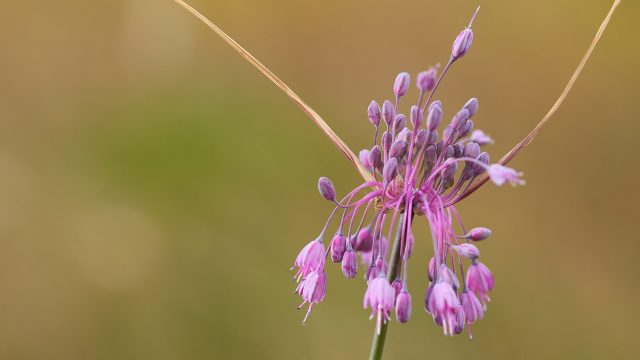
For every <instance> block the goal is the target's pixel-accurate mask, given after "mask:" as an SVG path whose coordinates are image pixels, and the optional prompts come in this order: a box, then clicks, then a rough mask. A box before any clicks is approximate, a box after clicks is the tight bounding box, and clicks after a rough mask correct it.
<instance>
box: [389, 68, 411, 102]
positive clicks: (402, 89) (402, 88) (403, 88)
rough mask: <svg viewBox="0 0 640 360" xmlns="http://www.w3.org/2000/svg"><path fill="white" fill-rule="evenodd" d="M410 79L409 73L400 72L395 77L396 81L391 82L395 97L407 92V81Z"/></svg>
mask: <svg viewBox="0 0 640 360" xmlns="http://www.w3.org/2000/svg"><path fill="white" fill-rule="evenodd" d="M410 81H411V79H410V76H409V73H406V72H401V73H400V74H398V76H397V77H396V81H395V83H394V84H393V93H394V94H396V97H402V96H404V94H406V93H407V89H409V82H410Z"/></svg>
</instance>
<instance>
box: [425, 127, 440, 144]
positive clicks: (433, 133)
mask: <svg viewBox="0 0 640 360" xmlns="http://www.w3.org/2000/svg"><path fill="white" fill-rule="evenodd" d="M437 141H438V130H429V139H428V140H427V144H435V143H436V142H437Z"/></svg>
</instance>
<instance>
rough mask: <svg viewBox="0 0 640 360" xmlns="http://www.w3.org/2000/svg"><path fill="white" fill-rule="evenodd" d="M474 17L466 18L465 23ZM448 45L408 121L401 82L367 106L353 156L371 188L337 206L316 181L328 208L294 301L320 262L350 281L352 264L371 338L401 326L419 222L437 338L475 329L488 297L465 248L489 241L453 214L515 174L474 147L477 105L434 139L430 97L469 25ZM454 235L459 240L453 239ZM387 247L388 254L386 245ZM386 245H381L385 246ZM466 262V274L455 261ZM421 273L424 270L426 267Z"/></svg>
mask: <svg viewBox="0 0 640 360" xmlns="http://www.w3.org/2000/svg"><path fill="white" fill-rule="evenodd" d="M474 17H475V15H474ZM472 23H473V18H472V20H471V22H470V23H469V25H468V26H467V27H466V28H465V29H464V30H463V31H462V32H461V33H460V34H459V35H458V37H457V38H456V40H455V41H454V44H453V48H452V51H451V57H450V60H449V62H448V63H447V65H446V66H445V67H444V69H443V70H442V72H441V74H438V69H437V68H435V67H432V68H430V69H429V70H427V71H424V72H421V73H420V74H418V76H417V79H416V86H417V88H418V90H419V95H418V98H417V102H416V103H415V105H412V106H411V107H410V108H409V111H408V116H406V115H404V114H402V113H400V108H399V103H400V100H401V99H402V98H403V97H405V95H406V94H407V92H408V90H409V86H410V76H409V74H408V73H405V72H403V73H400V74H399V75H398V76H397V78H396V80H395V83H394V86H393V93H394V98H393V99H392V101H390V100H386V101H384V102H383V103H382V106H379V104H378V103H377V102H376V101H372V102H371V104H370V105H369V107H368V111H367V115H368V118H369V121H370V122H371V124H372V125H373V127H374V129H375V133H374V138H373V143H374V146H373V147H372V148H370V149H365V150H362V151H361V152H360V154H359V158H360V162H361V163H362V165H363V166H364V167H365V168H366V169H368V171H370V173H371V175H372V177H373V180H372V181H366V182H364V183H363V184H361V185H360V186H358V187H356V188H355V189H353V190H352V191H351V192H349V193H348V194H347V195H346V196H344V198H342V199H341V200H338V199H337V198H336V191H335V188H334V186H333V184H332V183H331V181H330V180H329V179H327V178H324V177H323V178H320V180H319V182H318V189H319V191H320V194H321V195H322V196H323V197H324V198H325V199H327V200H328V201H331V202H333V203H334V204H335V208H334V209H333V211H332V212H331V214H330V216H329V219H328V220H327V222H326V224H325V226H324V228H323V229H322V231H321V233H320V235H319V236H318V237H317V238H316V239H315V240H313V241H311V242H310V243H309V244H307V245H306V246H305V247H304V248H303V249H302V251H301V252H300V254H299V255H298V257H297V258H296V261H295V265H294V268H295V269H297V273H296V275H295V276H294V278H295V279H297V281H298V282H299V284H298V287H297V289H296V293H297V294H299V295H300V296H301V297H302V299H303V303H302V304H301V305H300V306H303V305H304V304H308V311H307V314H306V315H305V320H306V319H307V317H308V315H309V313H310V311H311V309H312V307H313V306H314V305H315V304H317V303H319V302H320V301H322V300H323V298H324V296H325V292H326V283H327V280H326V275H325V272H324V268H325V259H327V258H328V257H329V256H330V258H331V261H332V262H334V263H340V264H341V267H342V272H343V274H344V276H345V277H347V278H349V279H351V278H354V277H355V276H356V274H357V272H358V261H357V256H356V255H357V254H359V256H360V261H361V263H362V264H363V265H364V267H365V269H366V270H365V273H364V275H365V276H364V277H365V280H366V281H367V290H366V293H365V294H364V307H365V308H370V309H371V317H372V318H373V317H377V324H378V329H380V325H381V324H382V322H386V321H389V319H390V318H391V314H392V312H393V311H394V310H395V316H396V319H397V320H398V321H399V322H401V323H404V322H407V321H408V320H409V317H410V315H411V303H412V301H411V295H410V293H409V291H408V284H407V262H408V260H409V259H410V257H411V254H412V249H413V246H414V237H413V233H412V224H413V222H414V220H415V218H416V217H420V216H424V217H425V218H426V220H427V223H428V226H429V229H430V231H431V239H432V243H433V250H434V255H433V257H432V258H431V259H430V261H429V262H428V264H429V265H428V268H429V270H428V279H429V285H428V287H427V290H426V296H425V301H424V304H425V310H426V311H427V312H428V313H429V314H431V316H432V317H433V319H434V321H435V323H436V324H437V325H438V326H441V327H442V328H443V330H444V333H445V334H446V335H453V334H459V333H461V332H462V331H463V329H464V328H465V327H467V328H468V329H469V334H470V335H471V331H470V325H471V324H473V323H474V322H476V321H478V320H480V319H482V317H483V315H484V312H485V311H486V303H487V302H488V301H489V292H490V291H491V290H492V289H493V285H494V284H493V282H494V281H493V275H492V273H491V271H490V270H489V269H488V268H487V267H486V266H485V265H484V264H482V263H481V262H480V261H479V256H480V251H479V250H478V248H477V247H476V245H474V244H473V243H476V242H478V241H481V240H484V239H487V238H488V237H489V236H490V234H491V231H490V230H489V229H487V228H482V227H477V228H473V229H470V230H469V231H467V230H466V227H465V226H464V224H463V223H462V220H461V218H460V216H459V214H458V212H457V210H456V204H457V203H458V202H459V201H460V200H462V199H463V198H464V197H465V195H466V194H467V190H469V189H470V187H471V186H472V184H474V181H478V179H479V177H480V176H481V175H483V174H485V173H486V175H487V176H488V177H489V178H490V179H491V180H492V181H493V182H494V183H495V184H497V185H502V184H505V183H509V184H512V185H521V184H523V183H524V182H523V180H521V179H520V176H521V175H522V174H520V173H518V172H516V171H514V170H513V169H510V168H507V167H504V166H502V165H500V164H491V163H490V160H489V155H488V154H487V153H486V152H483V151H482V146H484V145H487V144H491V143H493V140H492V139H491V138H490V137H489V136H487V135H486V134H485V133H484V132H482V131H481V130H474V121H473V118H474V116H475V115H476V113H477V111H478V100H477V99H475V98H471V99H470V100H469V101H468V102H467V103H466V104H465V105H464V106H462V108H460V109H459V110H458V111H457V112H456V113H455V114H454V115H453V117H452V118H451V121H450V122H449V123H448V124H446V125H445V126H444V128H443V129H441V130H440V131H441V132H439V130H438V129H439V128H441V127H440V125H441V123H442V120H443V118H444V110H443V105H442V103H441V102H440V101H439V100H435V101H432V98H433V95H434V93H435V90H436V89H437V87H438V85H439V84H440V82H441V80H442V78H443V76H444V75H445V74H446V72H447V70H448V69H449V68H450V67H451V65H452V64H453V63H454V62H456V61H457V60H459V59H460V58H461V57H463V56H464V55H465V54H466V53H467V52H468V51H469V48H470V46H471V43H472V41H473V31H472V30H471V24H472ZM337 214H341V216H339V220H338V224H337V230H336V232H335V235H334V236H333V238H332V239H331V242H330V244H329V246H328V247H327V248H325V245H324V237H325V233H326V231H327V229H328V228H329V225H330V224H331V223H332V221H333V220H336V219H335V218H336V215H337ZM454 225H455V226H456V227H457V228H459V230H455V229H454ZM394 234H396V235H395V242H394V244H393V246H392V247H391V252H390V251H389V250H390V248H389V245H390V244H389V239H391V238H392V236H393V235H394ZM385 235H386V236H385ZM465 260H467V261H469V262H470V264H469V265H468V267H467V268H466V269H465V264H464V261H465ZM425 263H426V261H425Z"/></svg>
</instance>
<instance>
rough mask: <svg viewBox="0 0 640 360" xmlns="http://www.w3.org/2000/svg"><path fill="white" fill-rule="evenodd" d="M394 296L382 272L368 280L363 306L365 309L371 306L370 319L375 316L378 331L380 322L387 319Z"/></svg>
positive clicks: (394, 293) (393, 291)
mask: <svg viewBox="0 0 640 360" xmlns="http://www.w3.org/2000/svg"><path fill="white" fill-rule="evenodd" d="M395 298H396V292H395V290H394V289H393V287H391V284H389V281H388V280H387V279H386V278H385V277H384V274H383V273H380V274H379V275H378V277H376V278H375V279H373V280H371V281H370V282H369V286H368V287H367V291H366V292H365V293H364V303H363V306H364V308H365V309H367V308H371V316H370V319H373V318H374V317H375V316H377V318H378V320H377V329H378V331H380V326H381V323H382V322H387V321H389V314H390V312H391V310H392V309H393V304H394V302H395Z"/></svg>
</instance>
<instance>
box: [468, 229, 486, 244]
mask: <svg viewBox="0 0 640 360" xmlns="http://www.w3.org/2000/svg"><path fill="white" fill-rule="evenodd" d="M489 236H491V230H489V229H487V228H485V227H477V228H473V229H471V231H469V233H468V234H467V235H465V236H464V238H465V239H469V240H473V241H481V240H484V239H486V238H488V237H489Z"/></svg>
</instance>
